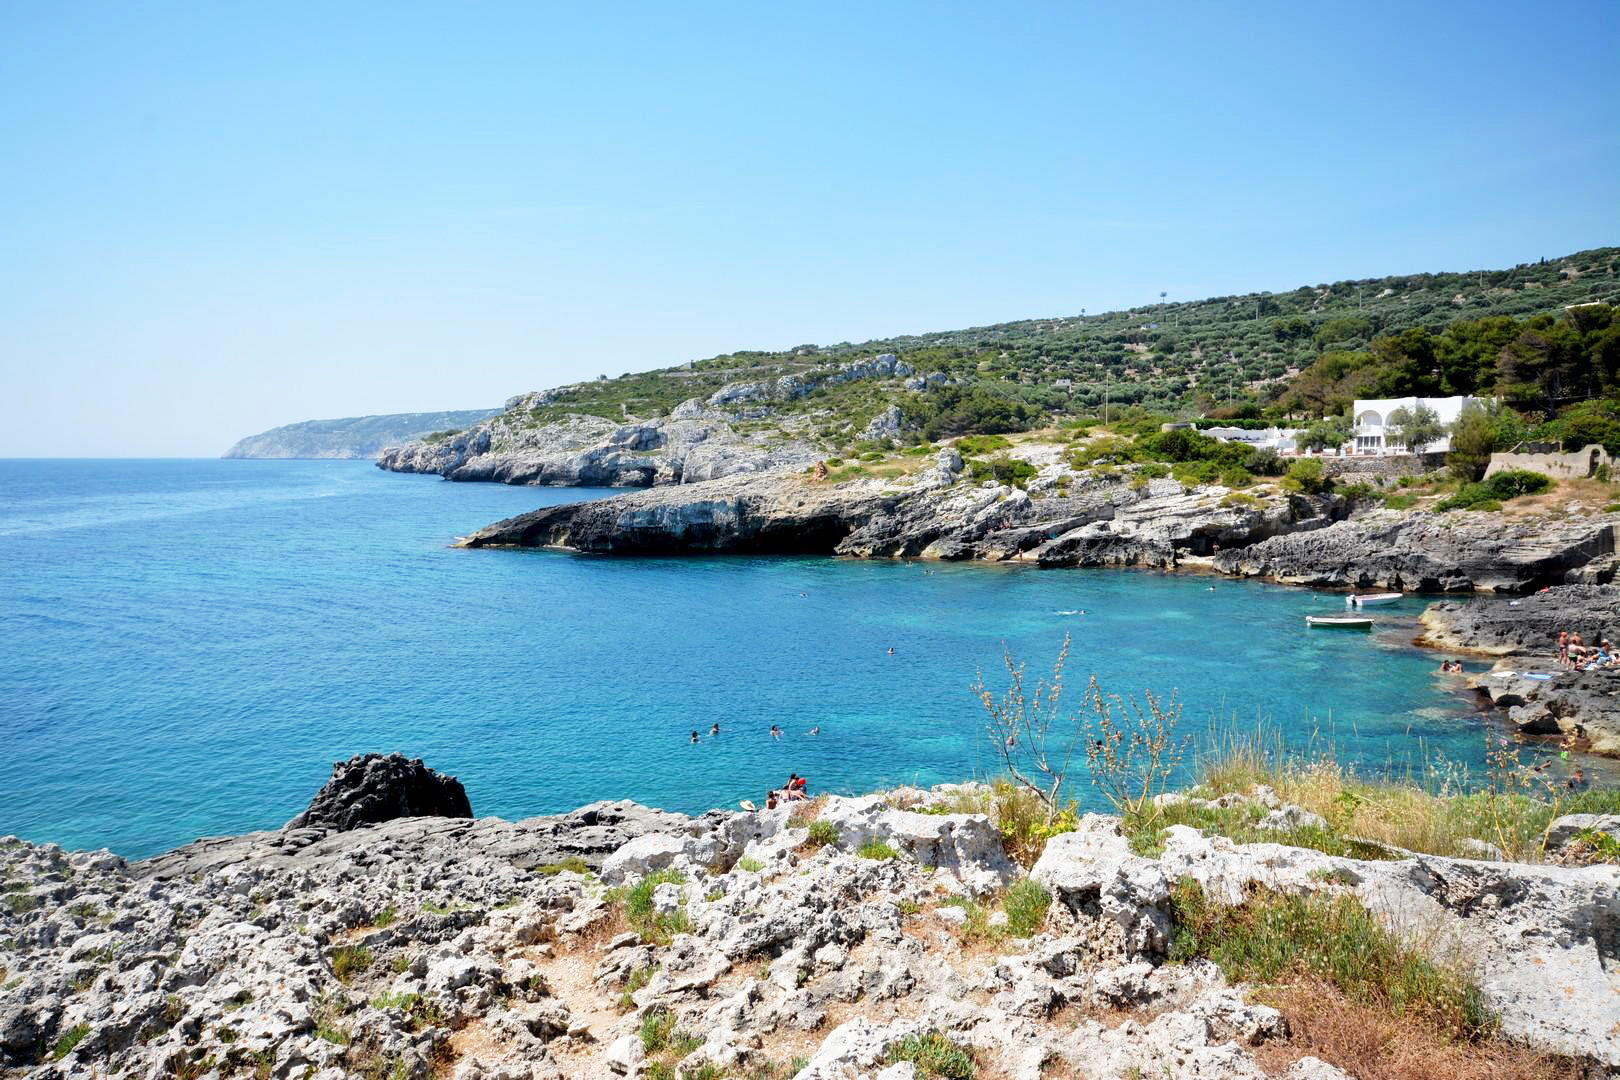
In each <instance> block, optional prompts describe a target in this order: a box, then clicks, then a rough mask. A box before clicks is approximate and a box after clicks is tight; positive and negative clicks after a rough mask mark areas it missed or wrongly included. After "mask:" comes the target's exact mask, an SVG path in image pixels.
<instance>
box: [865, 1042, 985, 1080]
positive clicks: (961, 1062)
mask: <svg viewBox="0 0 1620 1080" xmlns="http://www.w3.org/2000/svg"><path fill="white" fill-rule="evenodd" d="M886 1060H887V1061H888V1063H889V1064H891V1065H895V1064H899V1063H900V1062H902V1061H909V1062H911V1063H912V1064H913V1065H915V1066H916V1067H917V1071H918V1072H919V1073H921V1074H922V1075H924V1076H939V1077H943V1078H944V1080H973V1056H972V1055H971V1054H969V1053H968V1052H967V1051H966V1050H964V1049H962V1047H960V1046H958V1045H956V1044H955V1043H953V1042H952V1041H951V1040H949V1039H947V1038H946V1037H945V1036H943V1035H941V1034H939V1033H938V1032H930V1033H929V1034H927V1035H908V1036H906V1037H905V1038H904V1039H901V1040H900V1041H899V1042H897V1043H895V1044H894V1045H893V1046H890V1047H889V1052H888V1055H887V1057H886Z"/></svg>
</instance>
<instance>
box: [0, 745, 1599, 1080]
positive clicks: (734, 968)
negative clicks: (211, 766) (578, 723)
mask: <svg viewBox="0 0 1620 1080" xmlns="http://www.w3.org/2000/svg"><path fill="white" fill-rule="evenodd" d="M380 760H383V761H385V762H389V761H392V762H394V763H395V764H396V765H398V764H399V763H402V762H403V759H380ZM356 763H358V764H359V766H364V765H365V764H366V761H365V759H355V762H351V763H349V764H350V765H356ZM404 764H406V765H409V764H410V763H404ZM415 764H416V765H418V766H419V765H420V763H419V762H418V763H415ZM341 765H343V763H340V766H341ZM349 771H350V772H354V773H355V774H356V775H354V776H349V775H348V773H347V772H345V773H344V774H343V775H341V776H337V777H335V780H338V781H340V782H339V783H338V785H337V788H336V789H335V790H333V791H327V792H323V795H325V796H326V798H325V800H324V801H325V802H326V803H327V804H331V803H333V802H334V796H336V801H337V802H339V803H342V804H345V805H357V804H359V803H362V802H367V801H368V800H369V801H371V802H373V803H375V802H378V801H380V802H382V803H387V804H390V805H403V804H405V803H408V802H409V801H410V796H408V795H406V796H400V795H398V794H396V792H397V789H396V788H395V787H394V786H392V785H393V784H394V782H395V779H397V778H395V777H390V776H385V775H382V774H383V773H388V772H394V773H398V772H402V771H410V770H404V769H402V768H390V769H382V770H379V769H378V768H377V767H375V766H374V765H373V766H372V767H371V768H369V769H367V768H364V767H357V768H355V769H353V770H349ZM368 773H369V774H371V776H370V779H367V778H366V774H368ZM418 779H420V777H418ZM407 782H409V781H408V778H407ZM452 783H453V781H452ZM438 786H439V787H440V788H443V787H445V785H438ZM457 786H458V787H459V785H457ZM345 792H352V793H354V794H353V795H352V797H351V796H350V795H346V794H344V793H345ZM972 794H973V786H972V785H948V786H946V787H942V788H938V789H933V790H926V791H925V790H918V789H901V790H897V791H892V792H886V793H882V794H879V795H873V796H867V797H864V798H836V797H833V798H823V799H820V800H817V801H815V802H814V803H812V804H800V805H797V806H793V805H789V806H783V807H780V808H778V809H775V810H766V811H761V812H757V813H744V812H736V813H731V812H725V811H713V812H710V813H708V814H705V815H702V816H701V817H696V818H692V817H687V816H684V815H679V814H665V813H661V812H658V811H651V810H647V809H645V808H641V807H636V806H634V805H633V804H625V803H619V804H597V805H595V806H591V807H585V808H582V809H581V810H579V811H576V812H574V813H573V814H570V815H560V816H556V817H549V818H534V819H529V820H526V821H519V822H505V821H501V820H499V819H493V818H485V819H476V818H466V817H428V816H414V817H399V818H395V819H393V820H388V821H383V822H375V823H366V824H359V825H357V826H356V827H354V828H347V829H344V828H340V827H338V825H337V824H333V823H327V824H321V825H309V824H303V823H300V821H298V820H297V819H295V821H294V822H293V823H289V825H288V827H286V828H285V829H282V830H277V831H272V832H267V833H259V834H253V835H250V836H245V837H236V838H221V839H216V840H205V841H199V842H198V843H196V844H192V845H187V846H186V847H184V848H181V849H179V850H177V851H175V852H171V853H169V854H167V855H163V856H159V857H157V858H154V859H150V860H146V861H143V862H138V863H127V862H126V861H125V860H123V859H121V858H119V857H118V856H115V855H112V854H110V853H108V852H105V851H103V852H64V851H62V850H60V849H58V848H56V847H55V846H53V845H34V844H29V843H25V842H22V841H20V840H17V839H15V838H4V839H0V868H3V871H4V876H5V881H6V898H7V903H6V904H5V905H4V906H0V966H3V967H4V968H5V973H4V974H3V975H0V1073H5V1074H8V1075H18V1076H29V1077H52V1078H56V1077H81V1076H82V1077H89V1076H97V1077H116V1078H125V1077H128V1078H134V1077H148V1076H186V1077H197V1078H202V1077H226V1076H255V1077H266V1078H275V1080H282V1078H293V1077H298V1078H303V1077H311V1078H319V1080H339V1078H342V1077H351V1076H355V1077H385V1078H390V1080H421V1078H426V1077H429V1076H434V1077H454V1078H457V1080H519V1078H522V1080H560V1078H563V1077H569V1078H575V1077H578V1078H603V1080H607V1078H614V1077H644V1078H647V1080H655V1078H657V1077H660V1076H675V1075H677V1073H678V1075H681V1076H686V1077H694V1076H705V1077H720V1076H731V1077H749V1076H772V1077H787V1076H795V1077H798V1078H799V1080H833V1078H838V1080H853V1078H864V1077H882V1078H883V1080H913V1078H915V1077H918V1076H920V1075H924V1074H923V1073H922V1072H919V1070H918V1069H917V1066H916V1065H915V1064H914V1063H913V1062H912V1061H909V1060H903V1058H904V1055H903V1054H900V1055H897V1048H903V1047H905V1046H907V1045H912V1046H914V1045H916V1043H917V1040H938V1041H936V1042H934V1043H932V1044H930V1045H935V1046H941V1045H943V1046H949V1047H952V1048H954V1049H955V1050H956V1051H958V1052H960V1053H961V1054H963V1055H964V1056H965V1057H967V1058H969V1059H971V1061H972V1062H973V1063H974V1064H975V1065H976V1066H977V1068H978V1070H979V1073H978V1075H981V1076H986V1077H992V1076H993V1077H1008V1078H1014V1080H1040V1078H1043V1077H1048V1076H1051V1075H1054V1074H1056V1075H1084V1076H1088V1077H1097V1078H1119V1077H1129V1076H1148V1075H1155V1076H1156V1075H1170V1076H1178V1077H1179V1076H1186V1077H1203V1078H1210V1080H1260V1078H1262V1077H1275V1076H1283V1077H1288V1078H1293V1080H1331V1078H1339V1077H1346V1076H1353V1075H1356V1072H1355V1069H1354V1063H1351V1062H1343V1061H1341V1062H1340V1063H1339V1065H1337V1066H1336V1065H1335V1064H1330V1063H1329V1062H1327V1061H1324V1060H1321V1059H1319V1058H1318V1057H1316V1056H1314V1055H1313V1054H1312V1053H1311V1052H1310V1051H1311V1050H1313V1049H1316V1048H1317V1047H1316V1044H1314V1043H1313V1042H1312V1041H1311V1039H1310V1038H1309V1033H1308V1032H1305V1031H1295V1030H1291V1029H1290V1025H1289V1023H1288V1021H1287V1019H1286V1017H1285V1015H1284V1014H1283V1013H1282V1012H1279V1011H1278V1009H1276V1008H1273V1007H1271V1006H1269V1005H1264V1004H1258V1003H1256V1001H1255V1000H1254V996H1253V990H1252V988H1250V987H1247V986H1245V985H1242V984H1233V983H1231V982H1229V981H1228V980H1227V979H1226V978H1225V977H1224V976H1223V975H1222V972H1221V969H1220V968H1218V967H1217V966H1216V965H1215V964H1213V963H1210V962H1209V961H1207V960H1192V961H1185V960H1180V961H1178V960H1174V959H1172V952H1173V947H1172V943H1173V941H1174V940H1175V938H1176V935H1177V933H1178V930H1179V927H1178V925H1177V923H1176V918H1177V915H1176V911H1177V908H1176V906H1175V903H1174V902H1173V898H1172V891H1173V887H1185V883H1187V882H1196V883H1197V884H1198V886H1199V887H1200V888H1201V889H1202V890H1203V892H1204V893H1206V894H1207V895H1208V896H1209V897H1211V898H1212V899H1213V900H1215V901H1216V902H1218V903H1222V904H1241V903H1244V902H1246V900H1247V899H1248V898H1251V897H1252V896H1254V895H1255V894H1256V890H1260V891H1263V892H1264V891H1270V892H1277V893H1283V894H1288V895H1297V896H1301V897H1316V898H1329V899H1331V898H1335V897H1343V898H1348V899H1352V900H1354V901H1355V902H1356V903H1359V904H1360V905H1363V906H1364V907H1365V908H1366V910H1368V911H1369V912H1371V913H1373V915H1374V916H1375V917H1376V918H1378V919H1379V920H1380V921H1381V923H1383V924H1384V925H1385V926H1387V927H1388V928H1389V929H1390V931H1391V932H1392V933H1394V934H1396V935H1398V936H1401V937H1403V938H1404V939H1405V940H1407V941H1409V942H1410V943H1411V944H1412V946H1413V947H1421V948H1423V949H1426V950H1429V951H1430V952H1432V953H1433V954H1434V955H1436V957H1437V958H1438V957H1440V956H1441V955H1442V954H1444V956H1445V957H1447V958H1448V959H1447V961H1446V962H1448V963H1451V962H1455V963H1460V964H1463V965H1465V966H1466V968H1467V970H1468V971H1469V972H1470V973H1471V975H1472V978H1473V979H1474V980H1475V981H1476V983H1477V986H1478V987H1479V992H1480V994H1481V996H1482V999H1483V1002H1484V1004H1485V1006H1486V1007H1488V1008H1489V1009H1490V1010H1491V1011H1492V1012H1493V1013H1494V1014H1495V1016H1496V1018H1497V1022H1498V1023H1499V1025H1500V1033H1501V1037H1502V1038H1504V1039H1506V1040H1508V1041H1509V1042H1510V1043H1513V1044H1517V1045H1520V1046H1523V1047H1526V1048H1530V1049H1531V1050H1534V1051H1536V1052H1540V1053H1551V1054H1556V1055H1562V1056H1563V1057H1565V1058H1568V1059H1571V1060H1572V1061H1578V1062H1585V1063H1586V1064H1585V1066H1584V1067H1583V1068H1584V1071H1583V1072H1581V1075H1585V1076H1590V1077H1597V1076H1610V1075H1620V1029H1617V1028H1616V1027H1615V1025H1614V1023H1613V1021H1614V1016H1615V1006H1614V1002H1615V1000H1616V998H1617V997H1620V935H1617V933H1616V928H1617V927H1620V867H1616V866H1612V865H1610V866H1604V865H1591V866H1559V865H1523V864H1513V863H1504V862H1489V861H1475V860H1465V859H1451V858H1439V857H1433V856H1422V855H1411V854H1410V853H1402V852H1391V853H1390V854H1391V855H1393V856H1394V857H1392V858H1389V859H1385V860H1382V861H1365V860H1359V859H1349V858H1340V857H1335V856H1330V855H1326V854H1323V853H1322V852H1320V851H1314V850H1309V849H1306V848H1299V847H1289V846H1286V845H1284V844H1278V843H1254V844H1241V845H1240V844H1234V843H1232V842H1230V841H1228V840H1226V839H1223V838H1222V837H1219V836H1215V835H1209V834H1205V833H1201V832H1199V831H1198V830H1195V829H1193V828H1189V827H1187V826H1184V825H1177V826H1173V827H1171V828H1169V829H1167V830H1165V832H1164V837H1163V848H1162V853H1161V854H1159V855H1157V856H1156V857H1148V856H1143V855H1140V854H1137V853H1135V852H1134V851H1133V850H1132V848H1131V846H1130V843H1129V842H1128V840H1127V838H1126V837H1125V836H1124V835H1123V834H1122V833H1121V831H1120V822H1119V820H1118V819H1117V818H1112V817H1109V816H1105V815H1090V816H1087V817H1086V818H1084V819H1082V820H1081V821H1079V822H1078V823H1077V827H1076V828H1075V829H1074V830H1073V831H1071V832H1065V833H1060V834H1059V835H1057V836H1055V837H1053V838H1052V839H1051V840H1050V841H1049V842H1048V843H1047V845H1046V848H1045V852H1044V853H1043V854H1042V855H1041V856H1040V857H1039V859H1038V861H1036V862H1034V864H1033V865H1032V866H1030V867H1029V868H1027V869H1026V868H1024V867H1022V866H1019V865H1018V864H1017V863H1015V862H1014V861H1012V860H1011V859H1010V858H1009V857H1008V855H1007V853H1006V851H1005V850H1004V848H1003V846H1002V843H1001V834H1000V832H999V830H998V823H997V821H996V820H995V818H994V812H993V811H991V812H990V813H989V814H987V813H979V812H972V811H968V812H962V811H961V809H960V804H961V801H962V799H963V797H964V796H971V795H972ZM1166 798H1170V797H1166ZM1176 798H1180V797H1176ZM1249 799H1250V800H1252V801H1254V802H1255V803H1256V804H1257V805H1259V806H1261V807H1262V808H1267V807H1270V808H1274V809H1272V810H1271V817H1273V818H1279V819H1284V820H1289V821H1293V820H1295V819H1299V818H1301V817H1302V815H1301V813H1300V812H1299V808H1298V807H1293V808H1290V807H1287V806H1282V805H1280V804H1279V803H1278V802H1277V800H1276V798H1275V796H1274V795H1272V794H1271V793H1270V792H1269V791H1268V790H1265V789H1256V790H1255V791H1254V792H1253V793H1252V795H1251V796H1249ZM322 801H323V800H322V799H317V804H319V803H321V802H322ZM1227 801H1228V802H1230V800H1227ZM1239 801H1240V802H1241V801H1243V800H1242V799H1239ZM305 820H306V821H307V820H309V819H307V818H306V819H305ZM1268 820H1270V819H1269V818H1268ZM1557 824H1558V823H1555V827H1556V826H1557ZM1279 835H1281V834H1279ZM1026 882H1032V883H1034V886H1038V888H1031V887H1030V886H1028V885H1024V884H1022V883H1026ZM1178 882H1179V883H1182V885H1181V886H1177V883H1178ZM1013 887H1017V888H1019V889H1021V890H1022V891H1023V893H1024V894H1026V895H1031V894H1034V895H1039V896H1040V897H1044V901H1043V902H1042V904H1041V905H1040V907H1039V908H1038V911H1037V914H1036V915H1035V916H1033V917H1030V916H1028V915H1027V913H1023V914H1020V915H1019V919H1020V923H1021V925H1018V926H1014V925H1012V913H1011V908H1010V907H1009V908H1007V909H1005V910H1004V911H998V912H996V913H995V914H994V915H993V916H991V918H990V920H989V924H988V925H990V926H994V927H997V928H998V929H997V931H996V932H995V933H989V932H988V931H986V930H985V926H984V924H981V923H979V922H976V921H975V920H982V919H984V914H985V912H986V911H987V909H988V908H991V907H993V906H995V903H996V899H995V898H997V897H1006V896H1008V895H1009V892H1008V890H1009V889H1011V888H1013ZM976 913H977V914H976ZM1024 924H1027V925H1024ZM975 927H977V928H978V929H977V930H975V929H974V928H975ZM976 935H977V936H976ZM1341 1066H1349V1068H1343V1067H1341ZM1502 1075H1506V1074H1502ZM1561 1075H1562V1074H1561ZM1569 1075H1575V1073H1569Z"/></svg>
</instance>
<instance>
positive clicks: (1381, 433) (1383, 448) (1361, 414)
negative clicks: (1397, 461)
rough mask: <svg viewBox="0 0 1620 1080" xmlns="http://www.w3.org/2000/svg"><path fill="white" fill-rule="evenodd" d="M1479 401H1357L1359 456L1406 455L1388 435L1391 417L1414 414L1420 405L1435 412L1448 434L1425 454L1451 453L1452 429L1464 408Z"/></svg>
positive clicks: (1416, 398) (1460, 397)
mask: <svg viewBox="0 0 1620 1080" xmlns="http://www.w3.org/2000/svg"><path fill="white" fill-rule="evenodd" d="M1474 400H1476V399H1474V398H1472V397H1467V396H1459V397H1445V398H1420V397H1407V398H1378V399H1375V400H1369V401H1357V402H1356V406H1355V412H1354V413H1353V414H1352V415H1353V416H1354V418H1355V427H1354V429H1353V431H1354V435H1355V440H1354V441H1355V449H1354V453H1357V454H1404V453H1406V447H1404V446H1402V445H1401V444H1400V443H1399V442H1391V441H1390V440H1391V438H1392V436H1390V435H1389V432H1388V428H1389V417H1390V414H1391V413H1393V412H1396V411H1397V410H1400V409H1405V410H1406V411H1408V412H1412V411H1413V410H1415V409H1416V408H1417V407H1418V406H1419V405H1427V406H1428V407H1429V408H1431V409H1433V410H1434V412H1435V415H1436V416H1438V417H1439V418H1440V423H1442V424H1444V425H1445V426H1446V428H1447V433H1446V434H1445V435H1442V436H1441V437H1440V438H1439V439H1437V440H1435V441H1434V442H1432V443H1430V444H1429V445H1427V446H1425V447H1424V448H1423V451H1424V453H1433V452H1436V451H1441V450H1450V449H1451V434H1450V428H1451V425H1452V424H1455V423H1456V422H1457V417H1459V416H1461V415H1462V411H1463V406H1464V405H1467V404H1468V403H1469V402H1470V401H1474Z"/></svg>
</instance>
